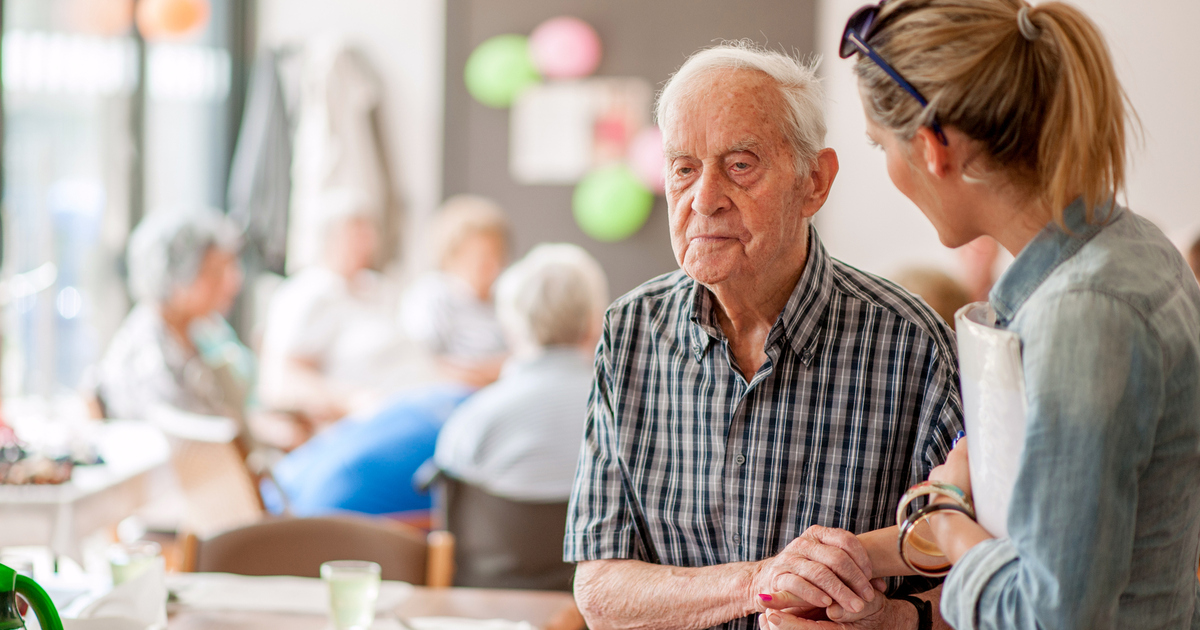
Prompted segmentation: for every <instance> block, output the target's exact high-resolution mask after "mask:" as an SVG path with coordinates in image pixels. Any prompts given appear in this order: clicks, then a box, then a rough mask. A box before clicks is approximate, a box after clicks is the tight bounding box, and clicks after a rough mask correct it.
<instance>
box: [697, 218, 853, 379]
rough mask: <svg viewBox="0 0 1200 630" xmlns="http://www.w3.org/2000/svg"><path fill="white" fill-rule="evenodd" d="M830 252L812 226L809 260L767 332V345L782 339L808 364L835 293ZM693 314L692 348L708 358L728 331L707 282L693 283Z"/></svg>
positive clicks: (769, 346)
mask: <svg viewBox="0 0 1200 630" xmlns="http://www.w3.org/2000/svg"><path fill="white" fill-rule="evenodd" d="M830 267H831V265H830V261H829V253H828V252H826V251H825V246H824V245H822V244H821V238H820V237H819V236H817V231H816V230H815V229H814V228H813V227H812V226H809V228H808V260H807V261H806V262H805V264H804V272H803V273H801V274H800V280H799V281H798V282H797V283H796V287H795V288H794V289H792V294H791V296H790V297H789V298H788V301H787V304H785V305H784V307H783V312H781V313H780V314H779V319H778V320H776V322H775V325H774V326H773V327H772V328H771V332H770V334H769V335H767V342H766V347H767V348H771V347H772V346H774V345H776V344H779V343H780V342H781V341H783V342H786V345H787V346H788V347H790V348H791V349H792V351H793V352H795V353H796V354H797V355H798V356H799V357H800V360H801V361H803V362H804V364H805V365H808V364H809V363H810V362H811V361H812V358H813V353H814V351H815V349H816V345H817V341H818V339H819V338H820V337H819V335H818V334H817V333H818V332H820V330H821V327H822V324H823V322H824V321H825V311H826V310H827V309H828V307H829V303H830V299H831V296H832V291H833V289H832V287H833V279H832V277H831V275H830V274H831V268H830ZM690 302H691V313H689V317H688V319H689V320H690V321H691V325H692V329H691V350H692V356H693V357H694V358H695V359H696V361H697V362H699V361H702V360H703V359H704V353H705V352H706V351H707V350H708V347H709V346H710V345H711V344H712V343H713V342H714V341H722V340H724V339H725V333H724V332H723V331H722V330H721V326H720V324H719V323H718V320H717V312H716V309H717V300H716V297H715V296H713V294H712V292H711V291H709V290H708V289H707V288H706V287H705V286H704V285H702V284H700V283H699V282H695V281H693V282H692V296H691V300H690Z"/></svg>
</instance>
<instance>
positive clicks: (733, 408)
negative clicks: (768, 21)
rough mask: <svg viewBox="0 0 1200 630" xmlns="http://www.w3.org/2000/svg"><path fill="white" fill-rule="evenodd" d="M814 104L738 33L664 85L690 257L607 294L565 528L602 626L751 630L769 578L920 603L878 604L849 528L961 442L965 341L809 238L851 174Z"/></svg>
mask: <svg viewBox="0 0 1200 630" xmlns="http://www.w3.org/2000/svg"><path fill="white" fill-rule="evenodd" d="M821 101H822V95H821V91H820V88H819V86H818V84H817V81H816V78H815V76H814V72H813V69H812V68H810V67H804V66H802V65H800V64H799V63H797V62H796V61H795V60H793V59H791V58H789V57H787V56H785V55H781V54H777V53H771V52H765V51H760V50H755V49H751V48H748V47H745V46H719V47H716V48H713V49H708V50H705V51H701V52H700V53H697V54H696V55H694V56H692V57H691V58H690V59H689V60H688V61H687V62H686V63H685V64H684V65H683V66H682V67H681V68H680V69H679V71H678V72H677V73H676V74H675V75H674V76H673V77H672V78H671V80H670V81H669V82H668V83H667V85H666V87H664V89H663V91H662V94H661V95H660V97H659V102H658V109H657V117H658V122H659V125H660V127H661V128H662V130H663V137H664V141H663V142H664V150H665V153H666V161H667V164H666V168H667V185H666V194H667V202H668V208H669V216H670V227H671V238H672V247H673V248H674V251H675V256H676V258H677V260H678V261H679V264H680V267H681V268H682V269H681V270H680V271H677V272H674V273H671V274H667V275H665V276H662V277H660V278H656V279H654V280H651V281H649V282H647V283H646V284H644V285H642V286H641V287H639V288H638V289H636V290H634V291H633V292H632V293H629V294H628V295H626V296H624V297H622V298H621V299H619V300H617V302H615V303H614V304H613V305H612V306H611V307H610V308H609V311H608V313H607V315H606V318H605V326H604V330H603V334H602V336H601V340H600V345H599V347H598V349H597V356H596V362H595V384H594V390H593V393H592V400H591V405H590V408H589V413H588V421H587V425H586V430H585V437H584V444H583V449H582V453H581V458H580V463H579V467H578V470H577V473H576V482H575V489H574V493H573V495H572V501H571V508H570V513H569V516H568V524H567V536H566V541H565V558H566V560H568V561H575V562H579V563H580V564H579V566H578V569H577V572H576V583H575V593H576V599H577V601H578V603H579V606H580V609H581V611H582V612H583V614H584V616H585V617H586V618H587V620H588V624H589V626H590V627H592V628H614V627H640V628H676V629H679V628H705V627H710V626H717V627H725V628H749V627H751V626H752V625H753V623H754V620H753V615H754V614H755V613H757V612H761V611H762V610H763V599H765V598H763V599H760V594H763V595H767V597H770V596H771V595H770V594H772V593H777V592H785V593H788V594H789V595H788V597H798V598H799V599H802V600H804V601H806V602H809V603H811V604H815V605H817V606H828V605H831V604H833V603H835V602H836V603H837V604H838V605H840V606H841V607H842V608H843V609H844V610H848V611H850V612H852V613H859V614H866V613H870V616H869V617H868V618H867V619H865V620H864V621H865V622H867V623H870V624H874V625H875V627H916V623H917V620H918V613H919V612H920V609H921V608H922V607H924V608H925V612H924V613H922V614H924V615H928V604H927V602H922V601H917V600H914V599H910V600H909V601H908V602H905V601H897V600H886V599H884V597H883V596H882V595H877V594H876V590H875V589H874V588H872V585H871V583H870V582H869V580H870V579H871V578H873V577H875V575H873V573H872V568H871V560H870V558H869V557H868V555H867V553H866V551H865V550H864V547H863V545H861V544H860V543H859V541H858V540H857V539H856V538H855V537H854V536H853V535H851V534H850V533H849V532H854V533H865V532H869V531H872V530H878V529H880V528H883V527H885V526H888V525H890V524H891V519H892V518H894V514H895V509H896V502H897V500H898V499H899V497H900V495H901V494H902V493H903V491H904V490H905V489H906V488H907V487H908V486H909V485H910V484H912V483H915V482H917V481H920V480H923V479H925V478H926V476H927V475H928V473H929V471H930V469H931V468H933V466H935V465H937V464H939V463H941V462H942V460H943V459H944V458H945V456H946V454H947V453H948V451H949V449H950V447H951V441H952V439H953V437H954V435H955V433H956V432H957V431H958V430H959V428H961V416H962V411H961V405H960V402H959V397H958V391H957V381H958V374H957V369H956V356H955V349H954V345H953V342H952V340H951V338H950V334H949V331H948V329H947V328H946V327H945V325H944V324H943V323H942V322H941V321H940V320H939V319H938V316H937V315H936V314H934V313H933V312H932V311H931V310H930V309H929V308H928V307H927V306H925V305H924V304H923V303H921V302H920V301H919V300H917V299H915V298H914V297H913V296H912V295H910V294H908V293H906V292H904V291H903V290H901V289H899V288H897V287H896V286H894V285H892V284H890V283H888V282H886V281H883V280H880V279H878V278H876V277H874V276H871V275H868V274H866V273H863V272H861V271H858V270H856V269H854V268H852V267H849V266H847V265H845V264H842V263H840V262H838V261H836V260H833V259H832V258H830V257H829V255H828V254H827V253H826V252H825V249H824V247H823V246H822V245H821V241H820V239H819V238H818V237H817V234H816V232H815V231H814V230H813V229H812V228H811V226H810V221H811V219H812V217H813V215H814V214H816V212H817V211H818V210H819V209H820V208H821V206H822V204H824V202H825V199H826V196H827V195H828V193H829V189H830V186H831V185H832V183H833V180H834V177H835V175H836V174H837V170H838V162H837V156H836V155H835V153H834V152H833V150H832V149H828V148H824V134H825V126H824V122H823V118H822V113H821ZM834 528H837V529H834ZM891 540H892V541H893V542H892V543H891V544H892V545H894V544H895V543H894V540H895V538H894V537H893V538H892V539H891ZM876 583H877V584H878V582H876ZM897 584H898V582H895V583H893V584H892V590H893V592H894V591H895V588H896V586H897ZM909 590H912V589H911V587H910V589H909ZM776 597H778V595H776ZM831 614H832V613H831ZM926 618H927V617H926Z"/></svg>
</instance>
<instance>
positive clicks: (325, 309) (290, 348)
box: [263, 272, 346, 362]
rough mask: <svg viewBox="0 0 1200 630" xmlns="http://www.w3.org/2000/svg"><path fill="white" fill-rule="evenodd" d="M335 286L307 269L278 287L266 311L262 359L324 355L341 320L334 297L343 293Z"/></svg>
mask: <svg viewBox="0 0 1200 630" xmlns="http://www.w3.org/2000/svg"><path fill="white" fill-rule="evenodd" d="M337 288H338V287H336V286H334V285H333V283H329V282H322V278H320V277H318V276H315V275H313V274H310V273H307V272H301V273H300V274H298V275H296V276H294V277H292V278H290V279H288V280H287V281H285V282H284V284H283V285H282V286H280V287H279V290H278V291H277V292H276V294H275V297H274V299H272V300H271V308H270V310H269V311H268V314H267V324H266V327H265V330H266V336H265V338H264V339H263V354H264V362H269V361H271V360H272V359H274V360H279V359H283V358H292V357H302V358H312V359H318V360H319V359H322V358H324V357H325V355H326V354H327V353H328V352H329V349H330V348H331V347H332V346H333V343H334V340H335V339H336V336H337V334H338V331H339V329H340V327H341V325H342V324H343V323H344V322H342V318H340V317H339V309H338V300H339V299H346V296H345V295H344V291H338V290H337Z"/></svg>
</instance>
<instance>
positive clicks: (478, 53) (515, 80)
mask: <svg viewBox="0 0 1200 630" xmlns="http://www.w3.org/2000/svg"><path fill="white" fill-rule="evenodd" d="M463 80H464V81H465V82H466V84H467V91H468V92H470V93H471V96H473V97H475V100H477V101H479V102H480V103H483V104H484V105H487V106H488V107H496V108H504V107H508V106H509V105H512V102H513V99H515V98H516V97H517V94H520V93H521V90H523V89H525V88H527V87H529V86H530V85H532V84H534V83H537V82H538V81H541V80H542V77H541V75H539V74H538V71H537V68H535V67H534V65H533V57H532V56H530V54H529V38H528V37H525V36H524V35H512V34H509V35H497V36H495V37H492V38H491V39H488V40H487V41H485V42H483V43H482V44H480V45H479V47H478V48H476V49H475V51H474V52H472V53H471V56H470V57H468V58H467V66H466V68H465V69H464V70H463Z"/></svg>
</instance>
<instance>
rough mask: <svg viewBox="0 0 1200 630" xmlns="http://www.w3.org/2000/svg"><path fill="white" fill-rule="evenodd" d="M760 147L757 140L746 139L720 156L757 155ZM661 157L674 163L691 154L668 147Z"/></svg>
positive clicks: (736, 143)
mask: <svg viewBox="0 0 1200 630" xmlns="http://www.w3.org/2000/svg"><path fill="white" fill-rule="evenodd" d="M760 146H762V144H761V143H760V142H759V141H758V140H754V139H746V140H742V141H740V142H735V143H733V144H732V145H730V146H729V147H728V148H727V149H725V150H724V151H722V152H721V155H729V154H730V153H741V152H742V151H750V152H751V153H758V149H759V147H760ZM663 157H664V158H665V159H666V160H667V161H668V162H671V161H674V160H675V159H676V158H681V157H691V154H690V153H688V152H687V151H683V150H681V149H672V148H670V147H667V148H665V149H663Z"/></svg>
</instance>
